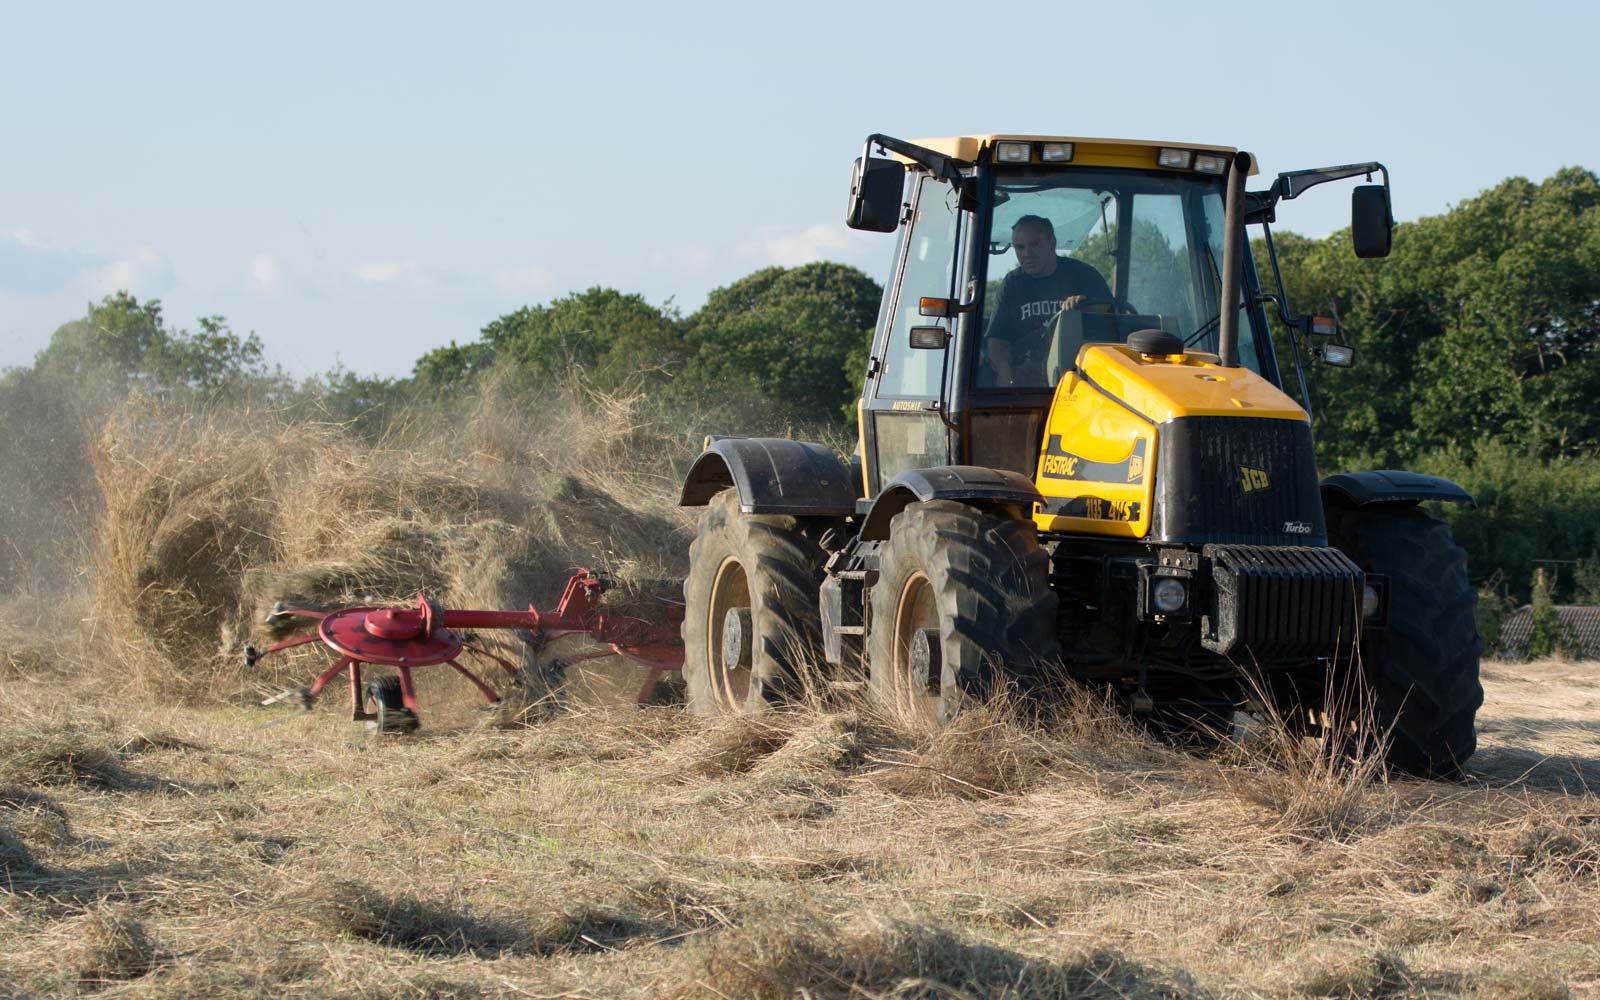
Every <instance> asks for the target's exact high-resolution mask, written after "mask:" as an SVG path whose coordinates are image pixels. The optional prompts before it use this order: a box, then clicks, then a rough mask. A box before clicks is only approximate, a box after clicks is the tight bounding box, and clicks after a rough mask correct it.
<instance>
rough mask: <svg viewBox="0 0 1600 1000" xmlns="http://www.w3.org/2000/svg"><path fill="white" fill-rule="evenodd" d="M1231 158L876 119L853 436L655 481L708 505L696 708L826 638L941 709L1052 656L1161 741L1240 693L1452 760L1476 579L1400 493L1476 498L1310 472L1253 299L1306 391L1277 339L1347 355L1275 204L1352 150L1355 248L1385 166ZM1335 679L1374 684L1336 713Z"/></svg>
mask: <svg viewBox="0 0 1600 1000" xmlns="http://www.w3.org/2000/svg"><path fill="white" fill-rule="evenodd" d="M1255 173H1256V170H1255V161H1254V158H1253V157H1251V155H1250V154H1248V153H1245V152H1240V151H1237V150H1234V149H1231V148H1224V147H1218V146H1201V145H1195V144H1192V143H1161V142H1140V141H1128V140H1111V139H1088V138H1072V137H1044V136H1025V135H984V136H960V137H956V138H947V139H936V140H922V141H917V142H908V141H904V140H900V139H895V138H891V137H889V136H885V135H873V136H870V137H869V138H868V139H867V142H866V148H865V149H864V150H863V152H862V155H861V157H860V158H859V159H858V160H857V161H856V163H855V168H854V173H853V176H852V180H851V187H850V198H849V205H848V210H847V222H848V224H849V225H850V226H851V227H852V228H856V229H861V230H867V231H872V232H883V233H890V232H896V231H898V233H899V241H898V248H897V250H896V254H895V259H894V270H893V278H892V280H890V281H889V282H888V284H887V286H886V290H885V292H884V298H883V306H882V309H881V311H880V314H879V319H878V323H877V329H876V331H875V334H874V337H873V343H872V351H871V358H870V361H869V363H868V367H867V372H866V381H865V384H864V386H863V389H862V394H861V400H860V404H859V425H860V442H859V446H858V449H857V451H856V454H855V455H854V456H853V457H851V458H849V459H842V458H841V457H840V456H838V455H836V454H835V453H833V452H832V451H831V450H829V449H828V448H825V447H823V446H821V445H818V444H814V443H809V442H803V441H793V440H788V439H777V438H753V437H718V438H712V439H710V440H709V441H708V443H707V447H706V450H705V451H704V453H703V454H702V455H701V456H700V457H699V459H698V460H697V461H696V462H695V464H694V466H693V467H692V469H691V470H690V472H689V474H688V476H687V478H686V480H685V483H684V486H683V493H682V500H681V502H682V503H683V504H684V505H687V506H703V507H705V511H704V512H703V514H702V516H701V519H700V523H699V530H698V533H697V536H696V538H695V540H694V543H693V545H692V546H691V548H690V570H689V575H688V578H687V580H686V581H685V598H686V604H687V607H686V612H685V619H684V624H683V639H684V643H685V664H684V673H685V680H686V683H687V686H688V696H689V701H690V706H691V708H692V709H694V710H695V711H697V712H701V713H707V714H711V713H724V712H750V711H757V710H760V709H762V708H763V707H765V706H768V705H770V704H773V703H774V702H778V701H781V700H783V699H784V698H786V697H789V696H791V695H792V694H793V693H794V691H795V690H796V685H797V684H798V683H799V682H800V679H801V678H802V677H805V676H813V675H814V668H815V667H818V666H824V665H826V666H827V667H828V668H830V669H832V670H833V671H835V673H834V674H833V676H834V677H836V678H841V679H847V678H848V677H849V676H850V675H851V674H852V672H859V671H862V670H864V673H865V677H866V678H867V680H868V684H869V688H870V691H871V693H872V695H873V696H874V697H876V698H878V699H880V700H881V701H882V702H884V703H885V704H888V705H894V706H898V707H900V708H903V709H909V710H913V711H916V712H919V713H924V714H926V715H927V716H929V717H930V718H931V719H933V720H944V719H947V718H949V717H950V715H951V714H952V713H954V712H955V711H957V710H958V708H959V706H960V704H961V703H962V701H963V700H965V699H971V698H975V697H983V696H985V695H987V694H988V693H990V692H992V691H994V690H996V689H997V687H998V686H1000V685H1002V684H1012V685H1016V686H1018V687H1020V688H1022V689H1025V690H1026V689H1028V688H1030V687H1033V686H1035V685H1037V684H1038V683H1039V682H1040V681H1041V680H1042V679H1043V678H1044V677H1046V676H1047V675H1049V674H1051V673H1052V672H1054V671H1064V672H1065V674H1066V675H1068V676H1070V677H1073V678H1076V679H1079V680H1082V681H1084V682H1087V683H1091V684H1094V685H1096V686H1097V687H1100V688H1102V689H1107V690H1110V691H1112V692H1114V693H1115V694H1116V696H1117V697H1118V698H1119V699H1121V700H1122V702H1123V703H1124V704H1125V705H1126V706H1127V708H1128V710H1129V711H1131V712H1133V713H1135V714H1136V715H1137V716H1139V717H1140V718H1142V719H1144V720H1146V722H1147V723H1148V724H1149V725H1150V726H1151V727H1152V728H1155V729H1157V730H1159V731H1161V732H1163V733H1166V734H1170V735H1172V736H1175V737H1180V738H1202V737H1203V736H1204V735H1205V734H1208V733H1211V734H1215V733H1218V732H1225V731H1226V729H1227V727H1228V725H1229V724H1230V722H1231V720H1232V719H1233V714H1234V712H1235V711H1236V710H1238V709H1241V708H1247V707H1249V708H1255V709H1268V710H1271V711H1273V712H1275V713H1277V714H1279V715H1281V716H1282V717H1283V718H1285V719H1287V720H1290V721H1291V722H1292V723H1293V724H1294V725H1297V726H1301V727H1304V730H1305V731H1316V730H1317V729H1318V727H1324V728H1326V727H1328V726H1329V725H1330V720H1350V719H1354V720H1357V721H1337V726H1338V729H1339V731H1347V730H1348V729H1349V728H1350V727H1352V726H1354V727H1358V728H1360V727H1364V728H1365V731H1366V733H1367V735H1368V736H1381V737H1383V738H1384V745H1385V746H1386V747H1387V753H1388V759H1389V762H1390V763H1391V765H1393V766H1394V767H1396V768H1398V769H1400V770H1403V771H1405V772H1409V773H1412V774H1416V775H1424V776H1449V775H1453V774H1456V773H1458V772H1459V770H1460V768H1461V765H1462V764H1463V763H1464V762H1465V761H1466V759H1467V758H1468V757H1469V756H1470V755H1471V754H1472V752H1473V750H1474V748H1475V746H1476V732H1475V728H1474V719H1475V715H1476V712H1477V709H1478V706H1479V705H1480V704H1481V702H1482V698H1483V695H1482V689H1481V687H1480V685H1479V680H1478V660H1479V655H1480V651H1481V648H1482V642H1481V640H1480V639H1479V637H1478V632H1477V628H1476V624H1475V620H1474V606H1475V602H1476V593H1475V591H1474V589H1473V588H1472V586H1471V585H1470V584H1469V583H1468V580H1467V574H1466V557H1465V554H1464V553H1463V552H1462V550H1461V549H1460V548H1459V547H1458V546H1457V545H1456V544H1455V542H1454V541H1453V539H1452V537H1451V534H1450V531H1449V529H1448V527H1447V526H1446V525H1445V524H1443V523H1442V522H1440V521H1438V520H1436V519H1435V518H1433V517H1432V516H1430V515H1429V514H1428V513H1426V512H1425V511H1424V510H1423V509H1422V508H1421V506H1420V505H1421V504H1422V503H1423V502H1424V501H1443V502H1447V503H1459V504H1469V505H1470V504H1471V503H1472V498H1471V497H1470V496H1468V495H1467V494H1466V493H1465V492H1464V491H1463V490H1462V489H1461V488H1460V487H1458V486H1456V485H1455V484H1454V483H1450V482H1448V481H1446V480H1443V479H1438V478H1435V477H1430V476H1424V475H1418V474H1415V473H1409V472H1400V471H1393V470H1388V471H1365V472H1353V473H1343V474H1337V475H1331V476H1328V477H1326V478H1323V479H1320V480H1319V478H1318V474H1317V469H1316V464H1315V458H1314V455H1313V451H1312V441H1311V420H1310V416H1309V414H1308V412H1307V409H1306V408H1304V407H1302V406H1301V405H1300V404H1299V403H1297V402H1296V401H1295V399H1294V398H1293V397H1291V396H1290V395H1289V394H1287V393H1286V392H1285V391H1284V382H1285V379H1284V373H1283V371H1282V369H1280V365H1279V359H1278V357H1277V356H1276V354H1275V353H1274V349H1273V344H1272V340H1271V338H1270V336H1269V330H1268V310H1269V307H1270V310H1271V311H1272V312H1273V313H1275V314H1276V315H1277V317H1278V318H1279V320H1280V321H1282V322H1283V323H1284V324H1285V325H1286V326H1287V328H1288V330H1289V338H1288V342H1289V343H1290V344H1291V345H1292V346H1291V353H1292V355H1293V369H1294V372H1295V373H1296V377H1297V379H1298V382H1299V388H1300V398H1301V399H1307V400H1308V399H1309V397H1308V395H1307V393H1306V391H1305V375H1304V368H1303V364H1302V357H1303V356H1310V357H1315V358H1317V359H1320V360H1321V361H1322V362H1324V363H1330V364H1334V365H1341V366H1348V365H1350V364H1351V363H1352V362H1353V360H1354V352H1353V351H1352V349H1351V348H1350V347H1349V346H1348V345H1346V344H1345V343H1344V342H1343V338H1342V336H1341V335H1340V331H1339V328H1338V325H1337V324H1336V323H1334V322H1333V321H1332V320H1328V319H1324V318H1320V317H1311V316H1301V315H1296V314H1295V313H1293V312H1292V311H1291V310H1290V304H1289V302H1288V301H1287V298H1286V296H1285V294H1284V291H1283V282H1282V279H1281V276H1279V274H1278V266H1277V255H1276V252H1275V251H1274V250H1272V235H1271V223H1273V222H1274V221H1275V217H1276V210H1277V208H1278V205H1279V203H1280V202H1284V201H1288V200H1291V199H1293V198H1296V197H1298V196H1299V195H1300V194H1302V193H1304V192H1305V191H1306V190H1307V189H1309V188H1311V187H1314V186H1316V185H1319V184H1322V183H1325V182H1329V181H1336V180H1342V179H1346V178H1362V177H1364V178H1366V183H1363V184H1360V185H1358V186H1356V187H1355V188H1354V189H1353V193H1352V223H1351V237H1352V241H1353V243H1354V249H1355V252H1356V253H1357V254H1358V255H1360V256H1363V257H1380V256H1384V255H1386V254H1387V253H1388V252H1389V244H1390V238H1391V233H1392V230H1393V217H1392V211H1391V208H1390V199H1389V180H1388V172H1387V170H1386V169H1385V168H1384V167H1383V166H1382V164H1379V163H1359V164H1350V165H1345V166H1338V167H1329V168H1323V169H1319V170H1302V171H1295V172H1291V173H1285V174H1280V175H1278V177H1277V178H1276V179H1275V180H1274V181H1273V182H1272V183H1271V184H1270V185H1268V186H1267V187H1266V188H1265V189H1264V190H1257V191H1252V190H1248V189H1247V187H1248V183H1249V182H1248V180H1247V178H1249V177H1250V176H1252V175H1254V174H1255ZM1375 175H1376V176H1378V177H1380V178H1381V182H1380V183H1373V182H1372V179H1373V177H1374V176H1375ZM1247 225H1259V226H1261V228H1262V231H1263V233H1264V234H1265V237H1266V240H1265V243H1266V246H1267V248H1268V256H1269V258H1270V262H1271V273H1272V275H1273V278H1274V281H1273V286H1274V288H1275V290H1274V291H1264V290H1263V288H1262V284H1261V282H1260V281H1259V280H1258V278H1257V273H1256V268H1255V267H1254V265H1253V262H1252V258H1251V253H1250V247H1249V244H1248V242H1247V241H1246V238H1245V233H1246V226H1247ZM1302 345H1303V347H1302ZM1308 405H1309V404H1308ZM1333 693H1339V694H1341V695H1350V694H1352V693H1353V694H1359V695H1360V696H1361V698H1360V699H1359V700H1360V701H1362V702H1364V703H1365V706H1366V709H1367V711H1366V712H1365V714H1364V715H1362V714H1360V713H1355V714H1352V715H1349V716H1346V715H1342V714H1336V713H1335V712H1334V708H1335V706H1334V705H1333V704H1331V702H1330V696H1331V695H1332V694H1333ZM1374 742H1375V741H1374Z"/></svg>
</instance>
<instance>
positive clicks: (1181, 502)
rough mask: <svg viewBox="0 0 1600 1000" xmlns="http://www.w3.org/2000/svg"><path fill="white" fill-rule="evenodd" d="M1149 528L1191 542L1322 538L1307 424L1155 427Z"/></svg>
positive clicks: (1243, 421) (1207, 420)
mask: <svg viewBox="0 0 1600 1000" xmlns="http://www.w3.org/2000/svg"><path fill="white" fill-rule="evenodd" d="M1151 533H1152V534H1153V535H1154V536H1155V537H1156V538H1158V539H1159V540H1161V541H1164V542H1177V543H1189V544H1204V543H1207V542H1216V543H1238V544H1247V545H1322V544H1326V542H1327V528H1326V527H1325V525H1324V523H1323V518H1322V497H1321V495H1320V493H1319V491H1318V488H1317V467H1316V457H1315V455H1314V454H1313V452H1312V449H1311V428H1310V426H1309V425H1308V424H1306V423H1305V422H1304V421H1300V420H1281V419H1264V418H1261V417H1182V418H1179V419H1177V420H1172V421H1169V422H1167V423H1165V424H1163V425H1161V429H1160V446H1159V457H1158V459H1157V463H1156V503H1155V523H1154V524H1153V525H1152V531H1151Z"/></svg>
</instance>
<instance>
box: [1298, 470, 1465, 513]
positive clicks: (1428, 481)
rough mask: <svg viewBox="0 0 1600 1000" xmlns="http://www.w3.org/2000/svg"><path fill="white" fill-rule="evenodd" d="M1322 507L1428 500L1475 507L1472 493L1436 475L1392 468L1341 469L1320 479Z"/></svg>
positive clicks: (1408, 503) (1413, 503) (1410, 503)
mask: <svg viewBox="0 0 1600 1000" xmlns="http://www.w3.org/2000/svg"><path fill="white" fill-rule="evenodd" d="M1321 485H1322V506H1323V509H1325V510H1334V509H1338V508H1343V509H1346V510H1350V509H1354V508H1358V507H1415V506H1416V505H1417V504H1419V503H1422V502H1424V501H1428V500H1436V501H1439V502H1441V503H1456V504H1462V505H1464V506H1467V507H1477V506H1478V502H1477V501H1476V500H1474V499H1472V494H1470V493H1468V492H1467V491H1466V490H1464V489H1462V488H1461V487H1460V486H1457V485H1456V484H1455V483H1452V482H1451V481H1450V480H1448V479H1444V478H1441V477H1439V476H1428V475H1424V474H1422V473H1420V472H1401V471H1398V470H1395V469H1381V470H1377V469H1375V470H1368V471H1366V472H1340V473H1337V474H1335V475H1332V476H1329V477H1327V478H1326V479H1324V480H1323V481H1322V484H1321Z"/></svg>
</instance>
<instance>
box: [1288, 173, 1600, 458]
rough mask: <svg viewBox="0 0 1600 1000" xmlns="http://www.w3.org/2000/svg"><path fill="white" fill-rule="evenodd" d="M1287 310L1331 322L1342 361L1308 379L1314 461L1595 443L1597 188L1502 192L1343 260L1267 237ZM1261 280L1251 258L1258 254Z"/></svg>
mask: <svg viewBox="0 0 1600 1000" xmlns="http://www.w3.org/2000/svg"><path fill="white" fill-rule="evenodd" d="M1276 242H1277V246H1278V251H1279V256H1280V260H1281V262H1282V265H1283V272H1284V280H1285V286H1286V288H1287V290H1288V293H1289V299H1290V303H1291V305H1292V306H1293V308H1294V309H1295V310H1296V311H1297V312H1301V313H1318V314H1323V315H1331V316H1334V317H1336V318H1338V319H1339V321H1340V322H1341V323H1342V324H1343V326H1344V328H1345V331H1346V335H1347V336H1348V337H1349V338H1350V340H1351V342H1352V343H1353V344H1354V345H1355V347H1356V349H1357V352H1358V353H1357V358H1358V361H1357V364H1356V366H1355V367H1354V368H1351V369H1347V370H1339V369H1329V368H1321V369H1320V370H1315V371H1313V372H1312V373H1311V374H1312V375H1313V376H1314V378H1315V379H1316V381H1317V382H1318V383H1320V384H1319V385H1318V387H1317V390H1316V391H1315V393H1314V395H1315V396H1316V397H1317V399H1316V402H1317V424H1316V433H1317V435H1318V458H1319V461H1321V463H1322V464H1323V465H1324V466H1325V467H1328V468H1333V467H1350V466H1354V465H1357V464H1370V465H1380V466H1382V465H1397V464H1403V463H1405V462H1407V461H1409V460H1411V459H1413V458H1414V457H1415V456H1417V455H1418V454H1420V453H1422V452H1425V451H1428V450H1430V449H1437V448H1442V447H1450V446H1459V447H1462V448H1470V447H1475V446H1476V445H1477V444H1478V443H1480V442H1481V441H1484V440H1488V439H1496V440H1503V441H1510V442H1514V443H1516V444H1517V445H1519V446H1521V447H1523V448H1525V449H1527V450H1529V451H1532V452H1534V453H1535V454H1538V455H1541V456H1559V455H1573V454H1592V453H1593V452H1594V448H1595V442H1596V441H1597V440H1600V437H1597V435H1600V410H1597V408H1596V407H1595V406H1594V405H1593V403H1594V401H1595V400H1596V399H1597V398H1600V363H1597V358H1596V356H1595V345H1596V342H1597V338H1600V180H1597V178H1596V177H1595V175H1594V174H1593V173H1591V172H1589V171H1586V170H1581V169H1578V168H1570V167H1569V168H1566V169H1563V170H1561V171H1558V172H1557V173H1556V174H1555V175H1554V176H1552V177H1551V178H1549V179H1548V180H1546V181H1544V182H1542V183H1540V184H1534V183H1531V182H1529V181H1527V180H1525V179H1522V178H1511V179H1509V180H1506V181H1504V182H1502V183H1501V184H1499V185H1497V186H1496V187H1494V188H1493V189H1491V190H1488V191H1485V192H1483V193H1482V194H1480V195H1479V196H1478V197H1476V198H1472V199H1468V200H1466V201H1464V202H1462V203H1461V204H1459V205H1457V206H1455V207H1454V208H1453V209H1451V210H1450V211H1449V212H1446V213H1445V214H1443V215H1438V216H1433V217H1430V218H1425V219H1420V220H1418V221H1416V222H1412V223H1403V224H1401V225H1400V226H1398V227H1397V228H1396V232H1395V239H1394V252H1393V253H1392V254H1391V255H1390V256H1389V257H1387V258H1384V259H1380V260H1360V259H1357V258H1356V257H1355V256H1354V254H1353V253H1352V252H1351V250H1350V241H1349V233H1348V232H1347V231H1344V232H1339V233H1335V234H1334V235H1332V236H1330V237H1328V238H1327V239H1325V240H1308V239H1305V238H1304V237H1299V236H1295V235H1293V234H1278V235H1277V240H1276ZM1257 255H1258V263H1260V264H1261V265H1262V268H1263V270H1265V254H1264V248H1263V247H1262V246H1261V244H1260V243H1259V242H1258V244H1257Z"/></svg>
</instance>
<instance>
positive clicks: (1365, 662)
mask: <svg viewBox="0 0 1600 1000" xmlns="http://www.w3.org/2000/svg"><path fill="white" fill-rule="evenodd" d="M1328 540H1329V542H1330V543H1331V544H1333V545H1334V546H1336V547H1338V548H1339V549H1340V550H1341V551H1343V552H1344V553H1345V554H1346V555H1348V556H1349V557H1350V558H1351V559H1353V560H1355V562H1356V564H1357V565H1359V566H1360V567H1361V568H1362V569H1363V570H1366V571H1367V572H1369V573H1381V574H1383V575H1385V576H1387V577H1388V578H1389V615H1388V623H1387V625H1386V626H1385V627H1383V628H1373V629H1368V630H1366V631H1365V632H1364V633H1363V635H1362V641H1361V675H1362V677H1363V678H1364V680H1365V684H1366V692H1367V694H1368V695H1369V697H1370V707H1371V709H1372V714H1373V716H1374V719H1373V722H1374V724H1375V726H1376V728H1377V730H1378V734H1375V735H1379V734H1381V735H1386V736H1387V738H1388V750H1387V755H1388V762H1389V764H1390V766H1392V767H1394V768H1395V769H1397V770H1399V771H1403V772H1405V773H1407V774H1411V775H1415V776H1417V777H1422V778H1453V777H1456V776H1458V775H1460V773H1461V767H1462V765H1463V764H1465V763H1466V762H1467V758H1469V757H1471V756H1472V754H1473V751H1475V750H1476V749H1477V747H1478V735H1477V729H1476V725H1475V720H1476V718H1477V713H1478V707H1479V706H1480V705H1482V704H1483V686H1482V685H1481V684H1480V683H1479V680H1478V660H1479V657H1480V656H1481V654H1482V652H1483V640H1482V639H1481V638H1480V637H1479V636H1478V624H1477V619H1476V615H1475V609H1476V607H1477V603H1478V594H1477V591H1476V590H1474V589H1473V587H1472V584H1471V582H1469V581H1468V579H1467V554H1466V552H1465V551H1463V550H1462V548H1461V546H1459V545H1457V544H1456V543H1455V539H1454V538H1453V537H1452V536H1451V534H1450V528H1449V526H1448V525H1446V524H1444V523H1443V522H1441V521H1439V520H1436V519H1435V518H1433V517H1430V516H1429V515H1428V514H1426V513H1425V512H1423V511H1422V510H1421V509H1419V508H1416V507H1399V508H1396V507H1389V508H1382V507H1380V508H1376V509H1368V510H1360V509H1356V510H1330V511H1329V512H1328Z"/></svg>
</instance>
